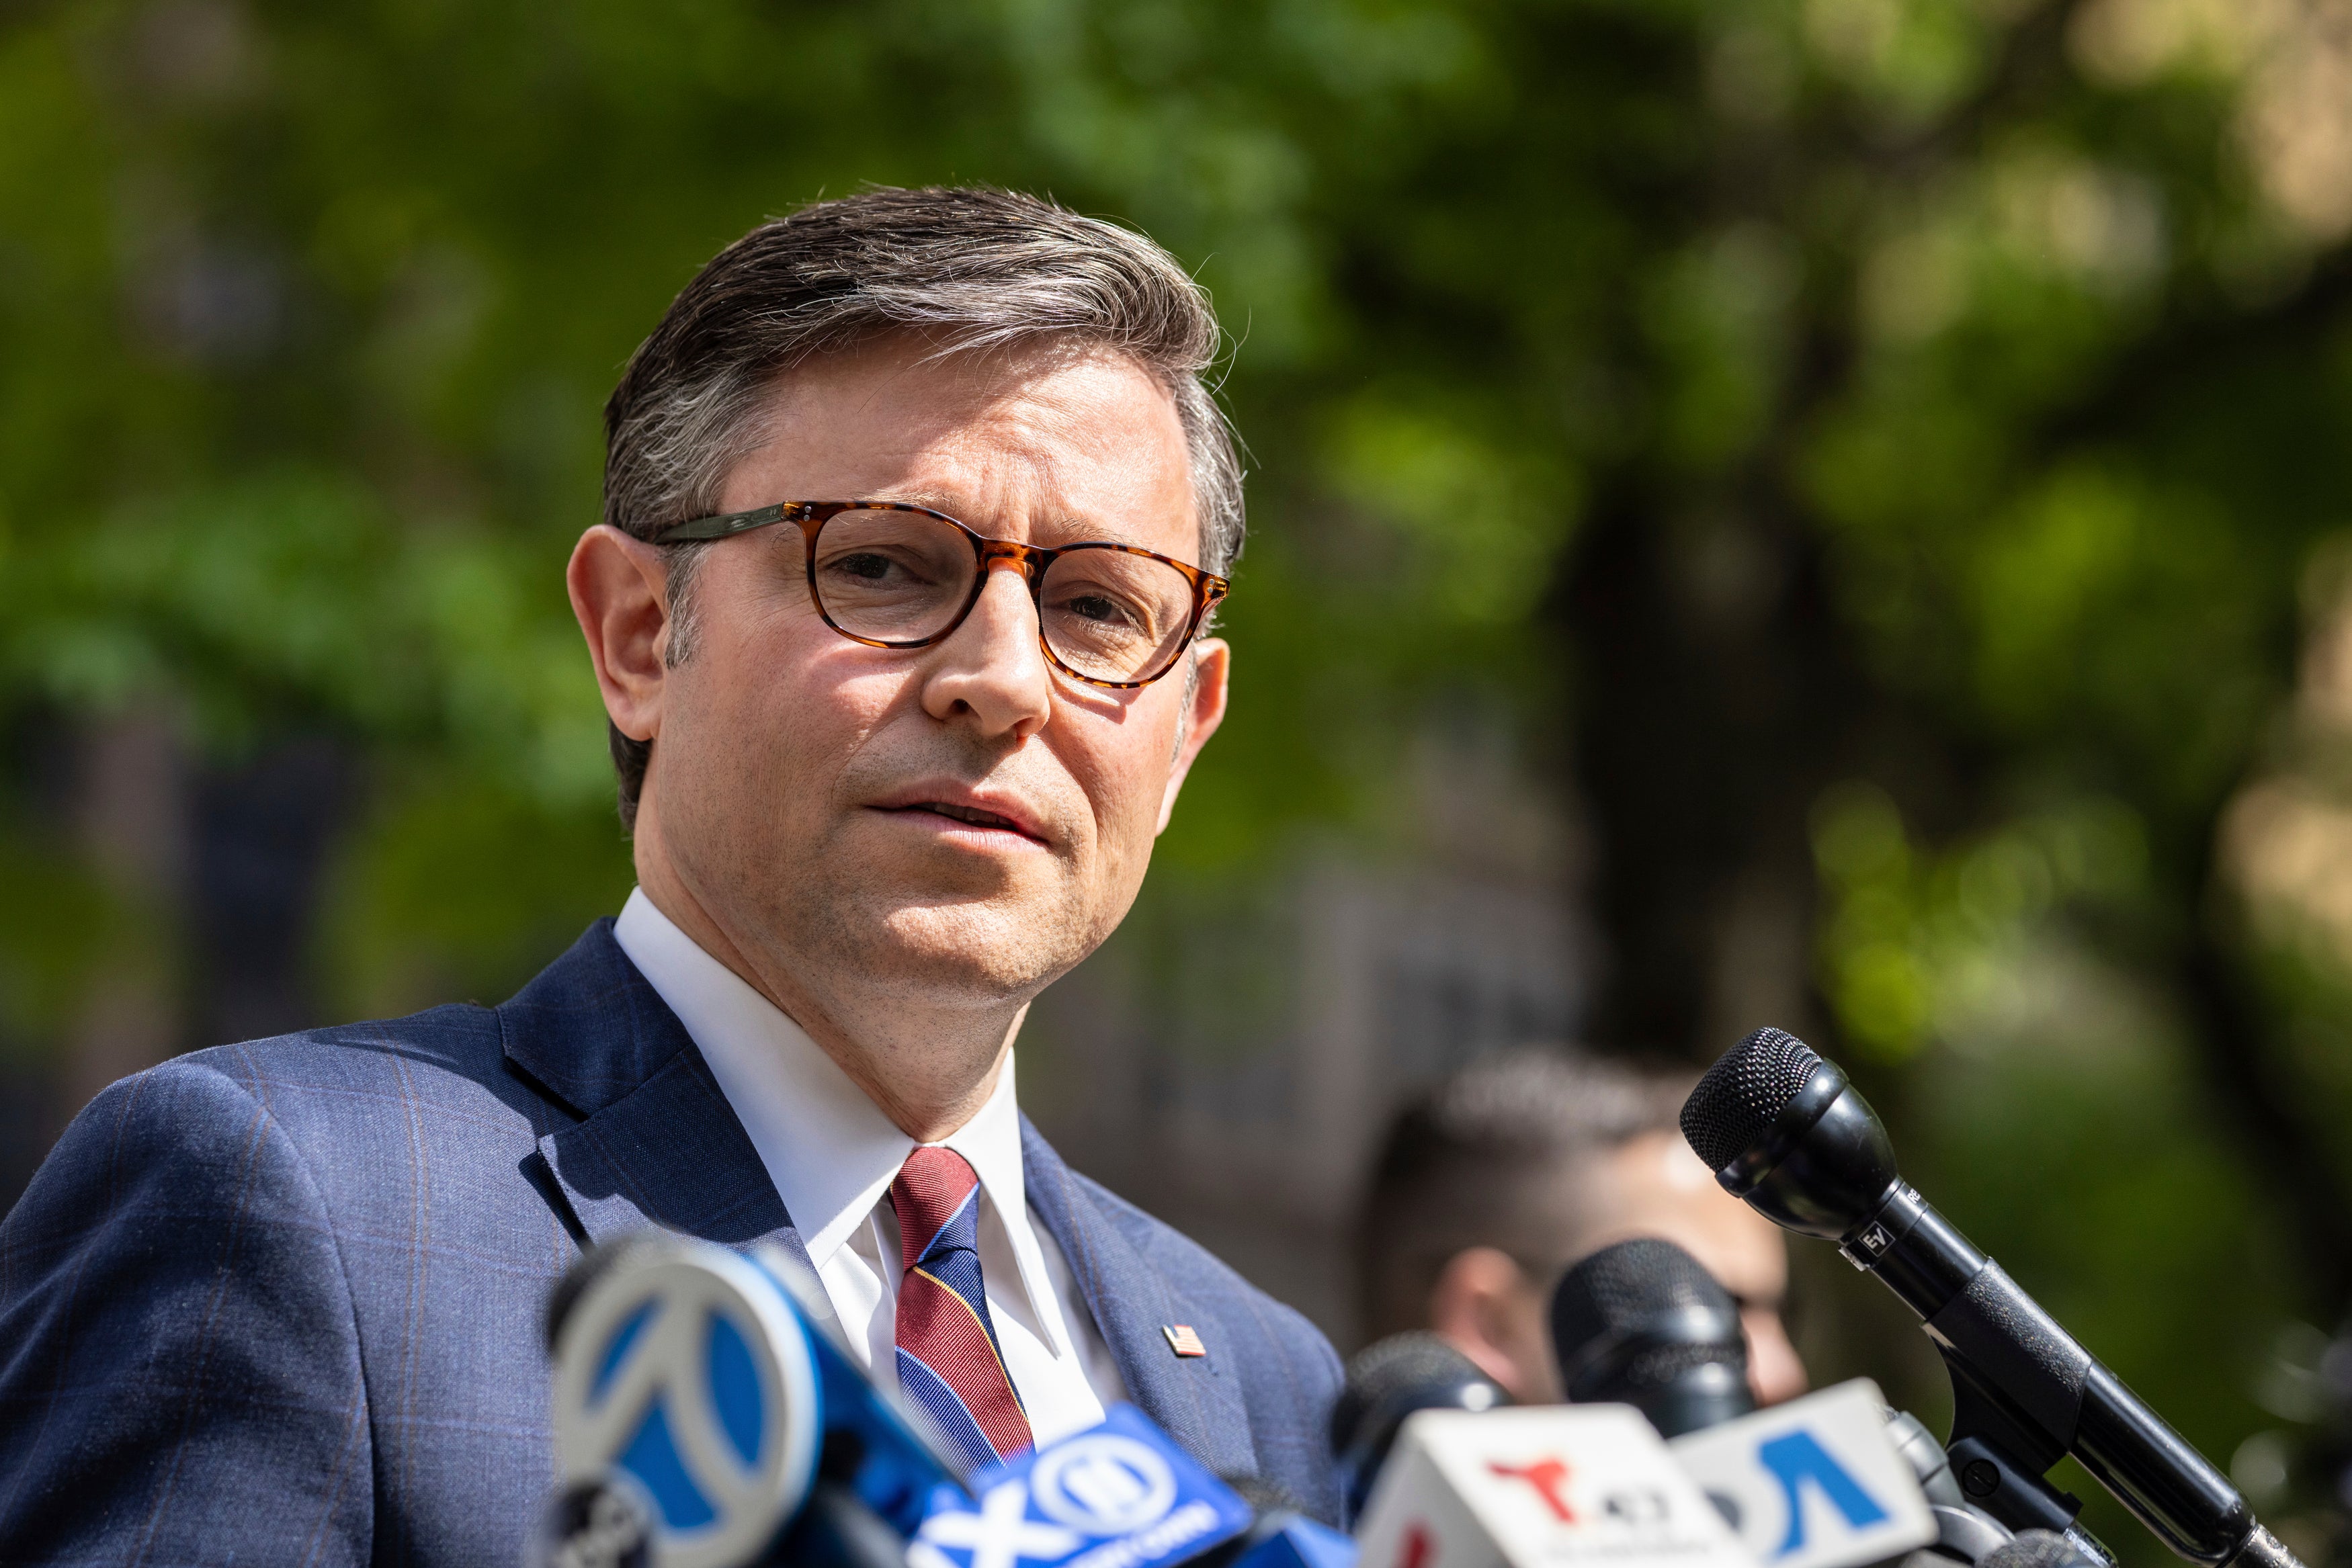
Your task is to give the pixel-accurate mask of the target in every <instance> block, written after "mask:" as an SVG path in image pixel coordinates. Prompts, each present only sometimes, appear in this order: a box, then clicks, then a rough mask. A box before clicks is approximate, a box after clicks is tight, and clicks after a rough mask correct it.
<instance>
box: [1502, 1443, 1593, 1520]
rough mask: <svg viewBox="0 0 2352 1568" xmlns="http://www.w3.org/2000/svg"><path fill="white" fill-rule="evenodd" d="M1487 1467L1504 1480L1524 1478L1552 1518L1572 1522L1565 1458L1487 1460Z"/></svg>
mask: <svg viewBox="0 0 2352 1568" xmlns="http://www.w3.org/2000/svg"><path fill="white" fill-rule="evenodd" d="M1486 1468H1487V1469H1490V1470H1492V1471H1494V1472H1495V1473H1496V1475H1498V1476H1501V1477H1502V1478H1503V1479H1505V1480H1513V1481H1525V1482H1527V1483H1528V1485H1529V1486H1531V1487H1533V1488H1535V1490H1536V1495H1537V1496H1538V1497H1539V1498H1541V1499H1543V1500H1544V1506H1545V1507H1546V1508H1548V1509H1549V1510H1551V1514H1552V1517H1553V1518H1554V1519H1557V1520H1559V1521H1560V1522H1561V1523H1562V1524H1574V1523H1575V1522H1576V1512H1575V1511H1574V1510H1573V1509H1571V1508H1570V1507H1569V1506H1568V1462H1567V1461H1566V1460H1564V1459H1559V1458H1541V1459H1538V1460H1536V1461H1535V1462H1534V1463H1533V1464H1526V1465H1506V1464H1499V1463H1496V1461H1495V1460H1492V1459H1489V1460H1488V1461H1486Z"/></svg>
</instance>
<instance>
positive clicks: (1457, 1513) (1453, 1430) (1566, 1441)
mask: <svg viewBox="0 0 2352 1568" xmlns="http://www.w3.org/2000/svg"><path fill="white" fill-rule="evenodd" d="M1357 1541H1358V1542H1359V1544H1360V1548H1361V1554H1360V1563H1361V1564H1362V1568H1586V1565H1590V1568H1625V1565H1627V1564H1630V1563H1659V1564H1672V1565H1673V1568H1755V1562H1756V1560H1755V1558H1754V1557H1753V1556H1751V1555H1750V1554H1749V1552H1748V1550H1747V1548H1746V1547H1744V1546H1742V1545H1741V1544H1740V1542H1738V1539H1737V1538H1735V1537H1734V1536H1733V1534H1732V1532H1731V1530H1730V1528H1729V1527H1728V1526H1727V1525H1726V1524H1725V1522H1724V1521H1723V1517H1722V1515H1720V1514H1719V1513H1717V1511H1716V1510H1715V1507H1714V1506H1713V1505H1712V1504H1711V1503H1709V1502H1708V1501H1707V1500H1706V1496H1705V1494H1704V1493H1702V1492H1701V1490H1700V1489H1699V1486H1698V1483H1697V1482H1696V1481H1694V1480H1693V1479H1691V1478H1690V1476H1689V1474H1688V1473H1687V1472H1686V1471H1685V1469H1683V1467H1682V1466H1681V1465H1679V1464H1677V1463H1676V1462H1675V1458H1674V1455H1673V1454H1672V1453H1670V1452H1669V1451H1668V1450H1667V1448H1666V1445H1665V1441H1664V1439H1663V1438H1661V1437H1659V1436H1658V1433H1657V1428H1655V1427H1652V1426H1651V1425H1650V1423H1649V1422H1648V1421H1647V1420H1645V1419H1643V1416H1642V1414H1641V1412H1640V1411H1638V1410H1635V1409H1634V1408H1633V1406H1630V1405H1555V1406H1534V1407H1520V1408H1516V1409H1508V1410H1496V1411H1490V1412H1486V1413H1485V1414H1474V1413H1472V1412H1469V1411H1463V1410H1424V1411H1422V1412H1420V1413H1419V1414H1417V1415H1414V1416H1411V1417H1410V1418H1408V1419H1407V1420H1406V1422H1405V1424H1404V1426H1403V1427H1402V1429H1401V1430H1400V1431H1399V1433H1398V1435H1397V1442H1396V1448H1395V1449H1394V1450H1393V1451H1392V1452H1391V1454H1390V1456H1389V1459H1388V1463H1387V1464H1386V1465H1385V1466H1384V1467H1383V1468H1382V1469H1381V1478H1380V1480H1379V1481H1378V1482H1377V1483H1376V1484H1375V1485H1374V1486H1373V1488H1372V1495H1371V1498H1370V1500H1369V1501H1368V1502H1367V1503H1366V1504H1365V1507H1364V1517H1363V1521H1362V1524H1361V1526H1360V1528H1359V1529H1358V1531H1357Z"/></svg>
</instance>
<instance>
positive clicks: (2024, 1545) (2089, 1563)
mask: <svg viewBox="0 0 2352 1568" xmlns="http://www.w3.org/2000/svg"><path fill="white" fill-rule="evenodd" d="M1977 1568H2099V1565H2098V1563H2096V1562H2095V1560H2094V1559H2093V1558H2092V1556H2091V1555H2090V1553H2088V1552H2084V1551H2083V1550H2082V1549H2080V1548H2079V1547H2077V1546H2076V1545H2075V1544H2074V1542H2071V1541H2069V1540H2067V1539H2066V1538H2065V1537H2064V1536H2063V1535H2059V1534H2057V1533H2055V1532H2054V1531H2047V1530H2021V1531H2018V1532H2017V1535H2016V1537H2015V1539H2013V1540H2010V1541H2004V1542H2001V1543H2000V1545H1999V1546H1996V1547H1994V1548H1993V1549H1992V1550H1991V1551H1990V1552H1986V1553H1985V1554H1984V1555H1983V1556H1982V1557H1981V1558H1979V1559H1978V1562H1977Z"/></svg>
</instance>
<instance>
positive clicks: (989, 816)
mask: <svg viewBox="0 0 2352 1568" xmlns="http://www.w3.org/2000/svg"><path fill="white" fill-rule="evenodd" d="M912 809H913V810H918V811H937V812H938V813H939V814H940V816H942V817H952V818H954V819H955V820H956V821H959V822H970V823H971V825H972V826H973V827H975V828H1003V830H1004V831H1007V832H1012V833H1017V832H1019V831H1021V828H1020V824H1018V823H1016V822H1015V821H1013V819H1012V818H1010V817H1000V816H998V815H997V814H996V813H995V812H993V811H983V810H981V809H980V808H979V807H977V806H950V804H948V803H947V802H946V801H945V800H925V801H924V802H922V803H921V804H920V805H919V806H916V807H914V808H912Z"/></svg>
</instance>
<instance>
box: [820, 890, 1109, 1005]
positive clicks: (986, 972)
mask: <svg viewBox="0 0 2352 1568" xmlns="http://www.w3.org/2000/svg"><path fill="white" fill-rule="evenodd" d="M865 914H866V918H864V919H858V920H854V921H852V922H850V923H849V928H840V929H837V933H836V934H837V936H844V937H847V938H848V943H849V946H850V947H851V948H852V950H853V952H854V959H855V962H856V964H857V965H858V966H859V967H862V968H864V969H865V970H866V972H867V973H868V974H870V975H873V976H875V977H877V978H882V979H885V980H886V981H887V983H889V984H890V985H892V986H893V987H894V988H896V987H905V988H908V990H910V991H918V992H923V993H926V994H929V996H931V997H932V998H935V999H940V1000H944V999H946V998H947V997H949V996H953V995H959V994H960V995H961V996H963V997H965V998H968V999H969V1000H971V1002H973V1003H974V1004H977V1005H983V1006H985V1005H989V1004H992V1003H997V1002H1003V1001H1005V1000H1010V999H1013V998H1023V999H1025V998H1027V997H1029V996H1033V995H1034V994H1035V993H1036V992H1037V991H1038V990H1040V989H1042V988H1044V987H1045V986H1046V985H1048V984H1050V983H1051V982H1052V981H1054V980H1055V979H1057V978H1059V977H1061V976H1062V975H1064V974H1066V973H1067V972H1068V971H1069V970H1070V968H1071V967H1074V966H1075V965H1076V963H1077V962H1078V960H1079V959H1081V958H1084V957H1085V956H1087V954H1088V953H1090V952H1092V951H1093V950H1094V946H1095V943H1094V942H1092V941H1090V940H1088V939H1087V936H1086V932H1087V926H1088V923H1087V920H1086V918H1085V916H1084V915H1083V913H1082V912H1080V911H1077V910H1074V909H1071V908H1070V907H1068V906H1067V905H1066V904H1062V903H1059V902H1058V901H1054V902H1043V901H1037V900H1030V899H1013V898H1003V897H997V898H970V897H948V896H938V895H933V896H929V897H925V898H920V899H906V900H903V901H899V902H897V903H895V904H890V905H887V906H885V907H881V908H875V907H873V906H871V905H869V906H868V908H867V910H866V912H865ZM860 928H862V929H860Z"/></svg>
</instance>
